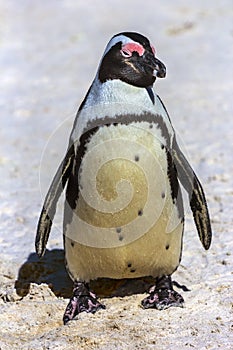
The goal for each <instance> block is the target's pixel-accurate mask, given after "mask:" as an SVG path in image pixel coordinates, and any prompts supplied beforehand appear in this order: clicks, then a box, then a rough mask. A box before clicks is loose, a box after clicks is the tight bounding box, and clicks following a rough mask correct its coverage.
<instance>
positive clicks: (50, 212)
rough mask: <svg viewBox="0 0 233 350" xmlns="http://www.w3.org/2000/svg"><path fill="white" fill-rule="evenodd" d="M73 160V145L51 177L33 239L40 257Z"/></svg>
mask: <svg viewBox="0 0 233 350" xmlns="http://www.w3.org/2000/svg"><path fill="white" fill-rule="evenodd" d="M73 160H74V145H72V146H71V147H70V148H69V149H68V151H67V153H66V155H65V158H64V159H63V161H62V162H61V164H60V166H59V168H58V170H57V172H56V174H55V176H54V178H53V181H52V183H51V186H50V188H49V190H48V193H47V195H46V198H45V201H44V205H43V208H42V211H41V214H40V219H39V222H38V225H37V234H36V240H35V246H36V252H37V254H38V255H39V256H40V257H41V256H43V255H44V252H45V249H46V244H47V242H48V238H49V233H50V230H51V227H52V223H53V218H54V216H55V213H56V208H57V202H58V199H59V197H60V196H61V193H62V191H63V189H64V188H65V185H66V182H67V180H68V178H69V176H70V174H71V170H72V165H73Z"/></svg>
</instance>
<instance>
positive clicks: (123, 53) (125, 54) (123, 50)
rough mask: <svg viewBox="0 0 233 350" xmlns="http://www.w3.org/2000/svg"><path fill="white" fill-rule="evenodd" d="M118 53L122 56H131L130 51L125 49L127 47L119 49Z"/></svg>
mask: <svg viewBox="0 0 233 350" xmlns="http://www.w3.org/2000/svg"><path fill="white" fill-rule="evenodd" d="M120 53H121V54H122V56H123V57H131V56H132V52H131V51H129V50H127V49H122V50H121V51H120Z"/></svg>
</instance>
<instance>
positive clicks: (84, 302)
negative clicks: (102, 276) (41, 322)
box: [63, 282, 106, 324]
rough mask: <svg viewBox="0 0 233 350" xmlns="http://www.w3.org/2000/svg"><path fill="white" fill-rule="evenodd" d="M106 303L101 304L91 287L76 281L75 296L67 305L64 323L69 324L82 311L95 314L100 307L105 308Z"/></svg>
mask: <svg viewBox="0 0 233 350" xmlns="http://www.w3.org/2000/svg"><path fill="white" fill-rule="evenodd" d="M105 308H106V307H105V305H103V304H101V303H100V302H99V301H98V300H97V297H96V295H95V294H94V293H92V292H91V291H89V287H88V285H87V284H85V283H84V282H76V283H75V284H74V289H73V296H72V297H71V298H70V301H69V303H68V305H67V307H66V310H65V313H64V316H63V323H64V324H67V323H68V322H69V321H71V320H73V319H74V318H75V316H77V315H78V314H80V312H83V311H85V312H91V313H92V314H94V313H95V312H96V311H98V310H100V309H105Z"/></svg>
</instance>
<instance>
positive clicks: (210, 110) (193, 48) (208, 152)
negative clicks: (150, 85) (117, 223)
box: [0, 0, 233, 350]
mask: <svg viewBox="0 0 233 350" xmlns="http://www.w3.org/2000/svg"><path fill="white" fill-rule="evenodd" d="M232 15H233V13H232V2H231V1H230V0H229V1H227V0H225V1H224V0H222V1H210V0H206V1H199V0H198V1H179V0H176V1H168V0H167V1H150V0H148V1H146V2H144V4H142V2H141V1H138V0H134V1H131V0H129V1H121V0H119V1H114V0H110V1H98V2H97V1H96V2H94V1H86V0H85V1H83V0H79V1H74V0H69V1H52V0H51V1H47V2H45V1H43V2H39V1H29V0H28V1H26V0H22V1H4V0H0V49H1V55H0V63H1V66H0V69H1V72H0V84H1V86H0V91H1V94H0V105H1V114H0V118H1V128H0V140H1V142H0V169H1V183H0V215H1V225H0V243H1V256H0V283H1V285H0V296H1V298H0V325H1V327H0V349H1V350H5V349H67V350H68V349H189V348H196V349H220V348H222V349H230V348H232V343H233V336H232V296H233V290H232V282H233V278H232V265H233V260H232V251H233V239H232V212H233V203H232V202H233V201H232V194H233V186H232V174H233V165H232V164H233V162H232V160H233V159H232V154H233V153H232V151H233V149H232V127H233V123H232V112H233V111H232V91H233V89H232V88H233V86H232V85H233V79H232V78H233V75H232V72H233V66H232V58H233V57H232V56H233V55H232V47H233V45H232V39H233V26H232V23H233V21H232V19H233V16H232ZM124 30H130V31H132V30H135V31H138V32H141V33H143V34H145V35H146V36H148V37H149V38H150V39H151V42H153V43H154V44H155V46H156V49H157V52H158V57H159V58H160V59H161V60H162V61H164V62H165V63H166V66H167V70H168V75H167V78H166V79H164V80H160V81H159V82H157V84H156V90H157V92H158V93H159V95H160V96H161V97H162V99H163V100H164V102H165V105H166V107H167V109H168V111H169V112H170V115H171V118H172V121H173V124H174V126H175V128H176V130H177V133H178V134H179V137H180V139H181V140H182V143H183V145H184V146H185V152H186V154H187V155H188V157H189V159H190V160H191V163H192V166H193V167H194V169H195V171H196V172H197V174H198V176H199V177H200V179H201V181H202V183H203V185H204V188H205V191H206V195H207V199H208V203H209V209H210V212H211V217H212V225H213V231H214V236H213V243H212V246H211V249H210V250H209V251H208V252H205V251H204V250H203V249H202V247H201V244H200V242H199V240H198V237H197V233H196V230H195V227H194V224H193V221H192V218H191V214H190V212H189V210H187V215H186V230H185V237H184V253H183V259H182V263H181V265H180V267H179V269H178V271H177V272H176V273H175V274H174V279H175V280H176V281H177V282H178V283H179V284H181V285H185V286H186V287H187V288H188V289H190V291H189V292H184V291H182V290H179V291H180V292H181V293H182V294H183V296H184V298H185V302H186V303H185V308H183V309H180V308H173V309H168V310H166V311H157V310H143V309H142V308H141V307H140V301H141V299H143V297H144V296H145V294H144V293H145V292H146V290H147V289H148V287H149V285H150V284H151V283H152V281H151V280H150V279H148V278H146V279H144V280H135V281H131V282H130V281H120V282H116V281H99V282H98V283H97V284H96V285H95V286H94V288H95V289H96V290H97V291H98V292H99V294H100V295H101V296H102V299H101V300H102V301H103V302H104V303H105V305H106V306H107V309H106V310H105V311H101V312H98V313H97V314H95V315H89V314H81V315H80V316H79V318H78V320H76V321H74V322H70V324H69V325H68V326H63V325H62V315H63V311H64V309H65V306H66V304H67V301H68V300H67V298H68V297H69V295H70V293H71V288H72V285H71V281H70V280H69V277H68V276H67V274H66V271H65V268H64V263H63V250H62V233H61V219H62V214H61V213H62V210H61V209H62V201H61V203H60V210H59V212H58V215H57V217H56V222H55V225H54V228H53V230H52V233H51V237H50V241H49V244H48V251H47V252H46V255H45V257H44V258H43V259H42V260H39V259H38V258H37V257H36V254H35V251H34V237H35V231H36V224H37V220H38V215H39V213H40V208H41V203H42V197H43V196H44V193H45V191H46V189H47V188H48V185H49V182H50V180H51V178H52V176H53V174H54V172H55V169H56V166H57V164H58V163H59V161H60V159H61V157H62V156H63V153H64V151H65V148H66V144H67V138H68V135H69V132H70V128H71V125H72V121H73V118H74V116H75V112H76V110H77V108H78V105H79V103H80V102H81V100H82V98H83V96H84V95H85V93H86V91H87V88H88V86H89V85H90V83H91V81H92V79H93V77H94V75H95V71H96V68H97V64H98V61H99V59H100V57H101V55H102V52H103V49H104V47H105V45H106V43H107V41H108V40H109V38H110V37H111V36H112V35H113V34H115V33H118V32H121V31H124ZM55 130H56V132H54V131H55ZM39 176H40V178H39Z"/></svg>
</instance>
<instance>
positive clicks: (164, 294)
mask: <svg viewBox="0 0 233 350" xmlns="http://www.w3.org/2000/svg"><path fill="white" fill-rule="evenodd" d="M149 294H150V295H149V296H148V297H146V298H145V299H143V300H142V302H141V304H142V306H143V307H144V308H145V309H149V308H154V309H157V310H165V309H167V308H169V307H172V306H173V307H174V306H175V307H183V304H184V299H183V297H182V296H181V295H180V294H179V293H177V292H176V291H175V290H174V289H173V287H172V281H171V277H170V276H163V277H161V278H157V280H156V285H155V286H154V287H152V288H151V289H150V291H149Z"/></svg>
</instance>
